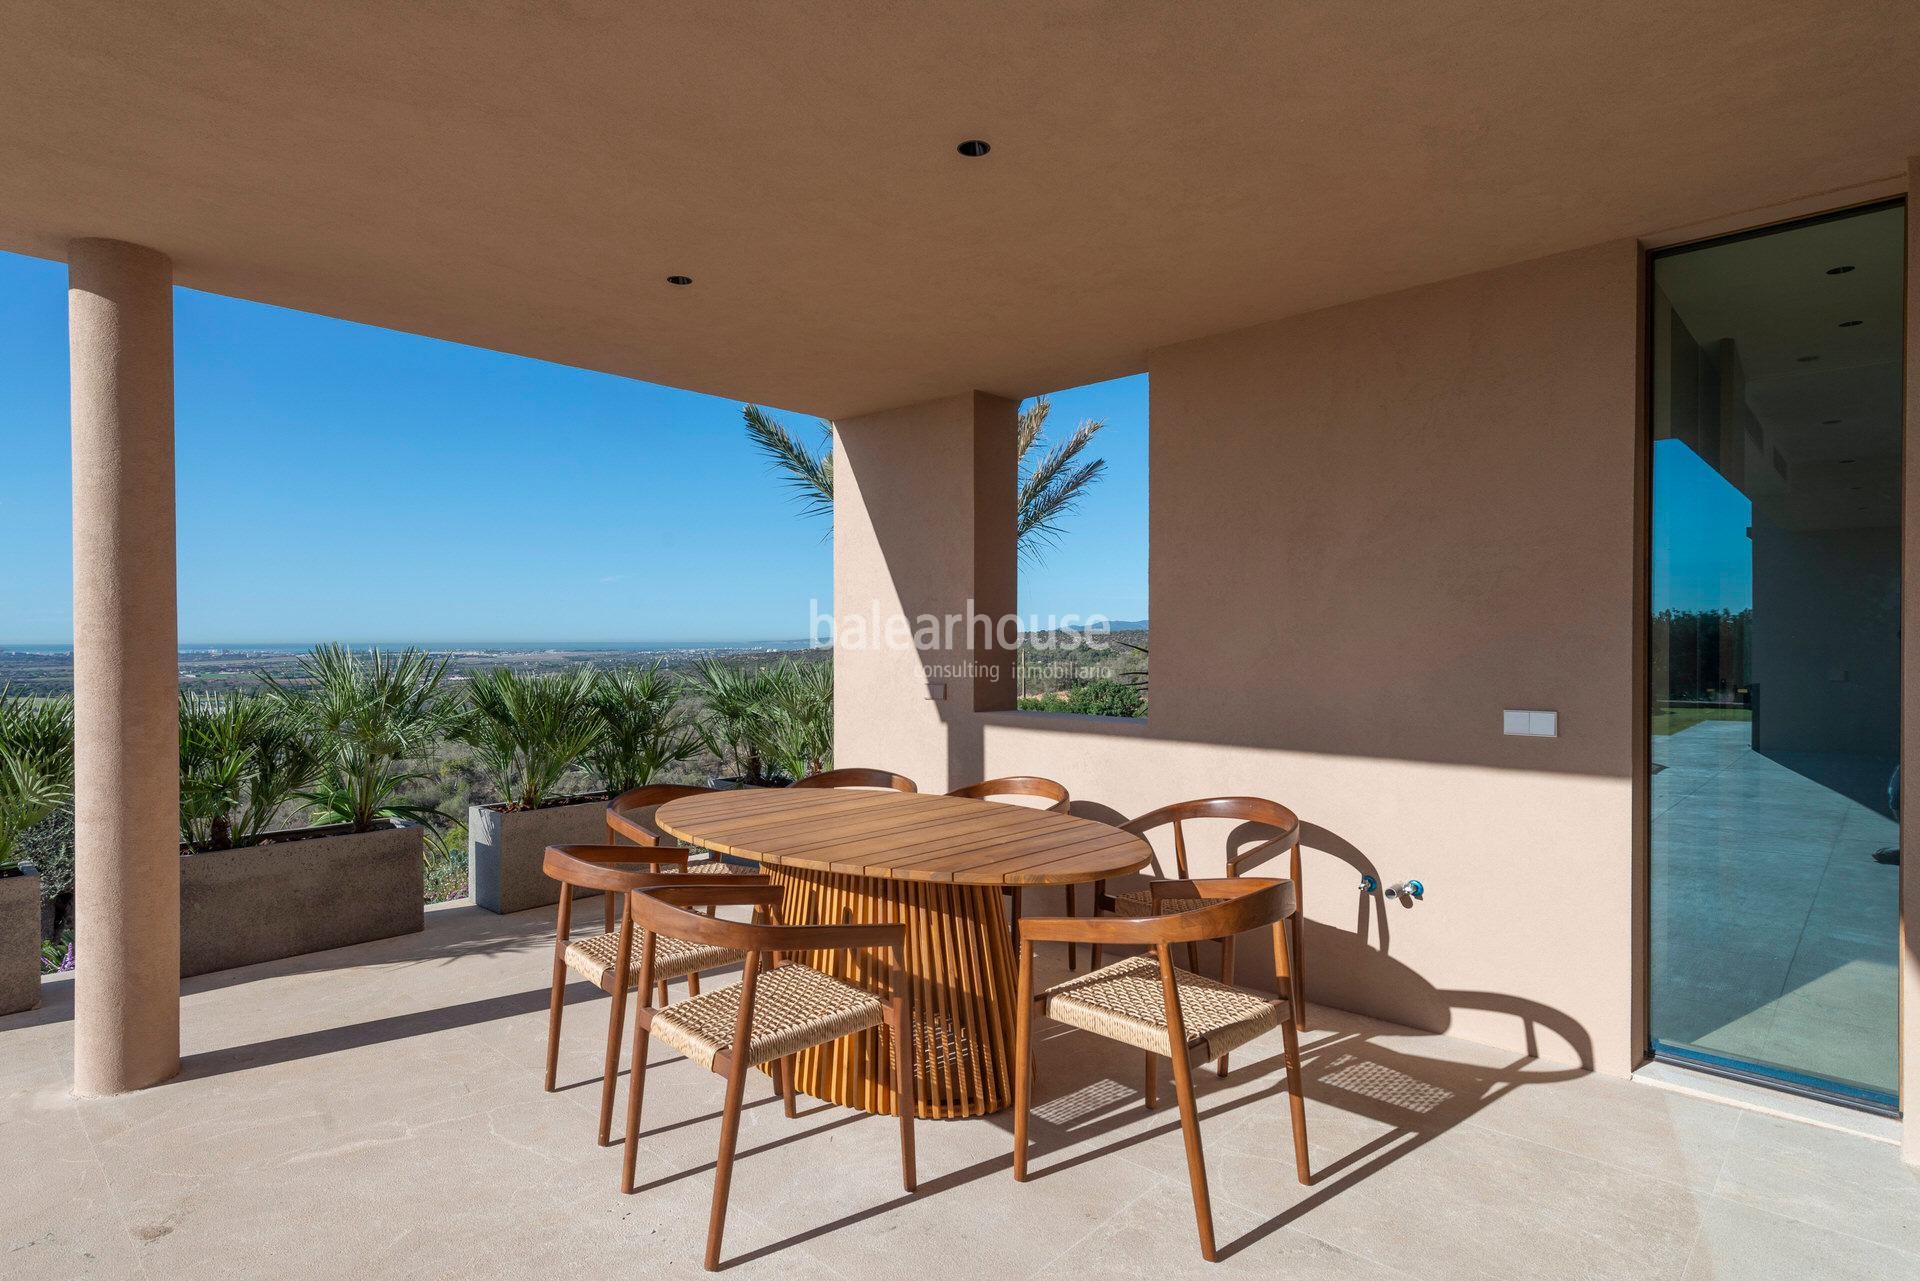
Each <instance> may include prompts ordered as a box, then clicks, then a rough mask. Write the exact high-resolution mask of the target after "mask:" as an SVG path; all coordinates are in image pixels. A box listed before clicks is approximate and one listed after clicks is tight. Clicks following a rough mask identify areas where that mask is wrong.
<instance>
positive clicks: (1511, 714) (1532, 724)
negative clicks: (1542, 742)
mask: <svg viewBox="0 0 1920 1281" xmlns="http://www.w3.org/2000/svg"><path fill="white" fill-rule="evenodd" d="M1500 732H1501V733H1503V734H1513V735H1516V736H1518V737H1521V738H1558V737H1560V713H1558V712H1534V711H1515V710H1514V709H1512V708H1508V709H1507V710H1505V711H1503V712H1501V713H1500Z"/></svg>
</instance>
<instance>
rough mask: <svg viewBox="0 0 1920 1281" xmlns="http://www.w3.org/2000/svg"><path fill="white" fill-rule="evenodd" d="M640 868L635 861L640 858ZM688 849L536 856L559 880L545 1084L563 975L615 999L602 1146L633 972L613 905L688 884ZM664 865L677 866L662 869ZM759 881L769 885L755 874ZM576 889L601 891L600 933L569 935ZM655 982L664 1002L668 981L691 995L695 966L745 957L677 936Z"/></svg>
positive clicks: (552, 1069) (596, 849)
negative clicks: (650, 890)
mask: <svg viewBox="0 0 1920 1281" xmlns="http://www.w3.org/2000/svg"><path fill="white" fill-rule="evenodd" d="M643 861H644V865H645V866H646V868H647V870H646V871H641V870H638V869H637V868H636V867H635V866H634V865H635V864H639V863H642V862H643ZM686 862H687V851H685V850H683V849H668V848H666V847H664V846H652V847H649V848H645V849H635V848H634V847H633V846H631V845H549V846H548V847H547V852H546V855H545V857H544V858H543V860H542V867H543V869H544V870H545V871H546V874H547V875H548V876H551V877H552V878H553V879H554V880H556V881H558V882H560V907H559V915H558V919H557V922H556V928H555V930H554V938H553V993H552V997H551V1001H550V1003H549V1005H548V1008H547V1076H546V1088H547V1090H548V1091H549V1092H551V1091H552V1090H553V1086H554V1075H555V1073H556V1072H557V1071H558V1069H559V1062H560V1014H561V1011H562V1010H563V1009H564V1008H565V1005H566V996H565V993H566V986H567V974H568V972H569V971H571V972H573V973H574V974H577V975H579V976H580V977H581V978H583V979H585V980H586V981H587V982H589V983H591V984H593V985H594V986H595V987H597V988H599V989H600V990H601V991H602V992H605V993H606V994H607V995H609V996H611V997H612V998H613V1005H612V1007H611V1008H609V1009H608V1011H607V1053H606V1063H605V1066H604V1068H603V1069H602V1075H601V1078H600V1146H601V1147H605V1146H607V1143H608V1140H609V1134H610V1131H611V1129H612V1123H613V1084H614V1077H615V1074H616V1073H617V1071H618V1068H619V1064H620V1037H621V1033H622V1030H623V1020H624V1019H625V1016H626V1009H627V1000H626V996H627V988H628V986H629V985H630V984H631V983H632V981H633V980H634V979H635V978H636V977H637V976H638V975H639V972H640V971H639V967H638V966H637V965H635V964H633V963H632V957H631V953H630V952H629V951H628V950H625V947H624V944H623V943H622V942H621V936H622V935H624V934H626V933H628V932H629V931H628V927H627V925H626V922H625V920H624V919H622V921H621V923H620V928H619V931H618V932H616V931H615V928H614V912H615V907H616V905H617V904H619V903H620V902H621V901H622V900H623V899H624V897H625V896H626V895H627V894H629V893H631V892H633V891H634V890H638V889H644V888H647V887H650V886H654V885H672V884H680V885H684V884H685V883H686V872H685V870H684V869H685V867H686ZM663 867H671V868H676V869H680V870H677V871H673V872H662V871H661V870H660V869H661V868H663ZM756 879H757V881H758V883H759V884H762V885H766V884H770V882H769V881H768V880H767V879H766V878H765V877H758V878H756ZM576 889H589V890H599V891H600V893H601V896H602V898H603V900H604V901H605V903H606V909H607V911H606V930H605V931H604V932H603V933H600V934H593V935H586V936H583V937H579V938H576V937H574V935H573V895H574V891H575V890H576ZM622 916H623V918H624V913H622ZM655 953H656V964H655V965H654V969H653V981H654V982H655V983H657V984H658V985H659V987H660V992H661V1001H662V1003H664V1002H665V999H666V988H667V981H668V980H670V979H676V978H685V979H686V980H687V991H688V993H689V994H697V993H698V992H699V991H700V971H701V970H712V969H718V968H720V967H721V966H726V965H735V964H738V963H739V962H740V961H741V960H743V959H744V958H743V956H742V954H741V953H740V952H738V951H730V950H728V949H726V948H717V947H712V946H708V945H706V944H701V943H693V942H689V941H687V940H685V939H681V938H663V939H660V940H658V945H657V947H656V948H655Z"/></svg>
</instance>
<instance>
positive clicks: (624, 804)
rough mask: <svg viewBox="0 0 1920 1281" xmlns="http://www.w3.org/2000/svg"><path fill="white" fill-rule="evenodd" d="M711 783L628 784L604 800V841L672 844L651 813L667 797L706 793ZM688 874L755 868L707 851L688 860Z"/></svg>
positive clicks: (739, 873)
mask: <svg viewBox="0 0 1920 1281" xmlns="http://www.w3.org/2000/svg"><path fill="white" fill-rule="evenodd" d="M713 790H714V789H713V788H711V787H690V786H687V785H685V784H682V783H646V784H643V785H642V786H640V787H632V788H628V789H627V790H626V791H624V792H622V793H620V795H618V796H616V797H614V798H613V799H612V800H610V801H608V802H607V843H608V844H609V845H611V844H613V842H614V841H615V840H616V839H617V838H619V837H625V838H626V839H627V840H630V841H632V842H633V843H634V844H635V845H648V846H655V845H673V844H675V842H674V840H673V838H672V837H670V836H668V835H667V834H666V833H665V832H662V831H661V830H660V829H659V827H657V826H656V825H655V824H654V821H653V813H654V811H655V810H657V809H659V808H660V807H661V806H662V805H665V804H666V803H667V802H668V801H677V800H679V799H680V798H681V797H683V796H706V795H710V794H711V793H712V792H713ZM684 870H685V871H686V872H687V873H688V874H689V875H692V876H753V875H756V874H758V872H759V869H758V868H756V867H752V866H749V865H748V864H745V863H729V862H728V861H727V860H725V859H723V858H720V857H718V856H717V855H713V854H709V855H708V856H707V857H706V858H703V859H701V860H699V861H698V862H693V861H689V862H688V863H687V865H686V867H685V869H684Z"/></svg>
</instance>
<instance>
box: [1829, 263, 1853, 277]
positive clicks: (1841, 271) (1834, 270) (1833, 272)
mask: <svg viewBox="0 0 1920 1281" xmlns="http://www.w3.org/2000/svg"><path fill="white" fill-rule="evenodd" d="M1852 270H1853V264H1852V263H1843V264H1841V265H1840V266H1838V267H1829V268H1827V274H1828V275H1829V276H1844V275H1846V274H1847V273H1848V272H1850V271H1852Z"/></svg>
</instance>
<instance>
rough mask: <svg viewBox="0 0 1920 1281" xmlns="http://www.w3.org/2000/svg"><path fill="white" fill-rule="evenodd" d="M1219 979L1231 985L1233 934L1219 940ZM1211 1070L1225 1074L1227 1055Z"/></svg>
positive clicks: (1221, 1074)
mask: <svg viewBox="0 0 1920 1281" xmlns="http://www.w3.org/2000/svg"><path fill="white" fill-rule="evenodd" d="M1220 981H1221V982H1222V983H1225V984H1226V985H1227V986H1228V987H1232V986H1233V936H1232V935H1231V934H1229V935H1228V936H1227V937H1226V938H1223V939H1221V940H1220ZM1213 1070H1214V1071H1215V1072H1217V1073H1218V1074H1219V1075H1220V1076H1222V1077H1224V1076H1226V1074H1227V1056H1226V1055H1224V1054H1222V1055H1221V1056H1220V1059H1219V1061H1218V1062H1217V1063H1215V1064H1214V1065H1213Z"/></svg>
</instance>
